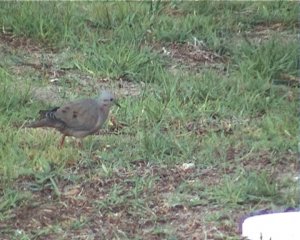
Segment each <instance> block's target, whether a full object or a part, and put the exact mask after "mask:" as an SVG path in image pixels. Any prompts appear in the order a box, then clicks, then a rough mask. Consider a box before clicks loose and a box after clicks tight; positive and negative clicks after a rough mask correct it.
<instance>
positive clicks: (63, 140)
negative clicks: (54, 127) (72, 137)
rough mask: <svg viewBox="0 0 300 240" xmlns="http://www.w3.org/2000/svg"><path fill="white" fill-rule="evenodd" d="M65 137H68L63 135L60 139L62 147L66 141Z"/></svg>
mask: <svg viewBox="0 0 300 240" xmlns="http://www.w3.org/2000/svg"><path fill="white" fill-rule="evenodd" d="M65 137H66V135H63V136H62V138H61V140H60V144H59V148H62V147H63V145H64V142H65Z"/></svg>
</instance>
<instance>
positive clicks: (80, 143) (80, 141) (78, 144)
mask: <svg viewBox="0 0 300 240" xmlns="http://www.w3.org/2000/svg"><path fill="white" fill-rule="evenodd" d="M76 145H77V147H79V148H82V147H83V144H82V139H81V138H79V139H78V141H76Z"/></svg>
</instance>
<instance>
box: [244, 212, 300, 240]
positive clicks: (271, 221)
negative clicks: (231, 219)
mask: <svg viewBox="0 0 300 240" xmlns="http://www.w3.org/2000/svg"><path fill="white" fill-rule="evenodd" d="M242 235H243V237H246V239H249V240H300V212H285V213H272V214H265V215H258V216H254V217H249V218H247V219H245V221H244V222H243V226H242Z"/></svg>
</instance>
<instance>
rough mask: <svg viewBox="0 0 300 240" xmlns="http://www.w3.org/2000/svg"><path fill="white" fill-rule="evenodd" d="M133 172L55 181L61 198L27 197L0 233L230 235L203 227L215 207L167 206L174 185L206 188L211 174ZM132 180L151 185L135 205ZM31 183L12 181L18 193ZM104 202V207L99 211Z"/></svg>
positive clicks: (50, 193) (150, 168) (143, 166)
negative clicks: (199, 183) (54, 230)
mask: <svg viewBox="0 0 300 240" xmlns="http://www.w3.org/2000/svg"><path fill="white" fill-rule="evenodd" d="M133 166H134V168H133V170H132V169H131V170H130V171H128V170H126V169H118V170H117V171H115V172H114V174H113V176H112V177H109V178H102V179H101V178H98V179H90V180H86V181H84V182H82V183H80V184H76V183H71V182H68V181H66V180H64V179H61V178H60V180H59V178H57V179H58V180H57V185H58V186H59V191H60V192H61V196H57V195H56V194H55V192H54V190H53V189H51V188H49V187H46V186H49V185H47V184H45V185H44V188H43V189H41V190H40V191H36V192H32V195H33V200H31V201H30V202H27V203H23V204H20V206H19V207H17V208H15V209H13V210H12V214H11V216H12V218H11V219H9V220H7V221H5V222H4V223H2V227H4V226H5V225H6V226H7V227H8V226H10V228H11V227H12V226H13V229H15V230H16V229H19V230H20V231H23V232H26V233H28V234H32V235H34V234H37V232H39V230H42V229H47V228H49V227H50V226H56V225H59V226H60V228H61V229H62V230H63V231H65V232H66V236H67V237H70V238H73V237H77V238H78V239H84V237H85V236H86V234H90V235H91V236H94V239H99V237H100V238H101V236H106V238H109V239H112V238H114V237H116V236H122V234H123V235H124V236H127V237H129V238H130V237H134V236H142V237H143V239H161V238H164V237H167V236H177V237H178V238H179V239H186V238H187V237H189V238H190V237H192V239H203V238H202V237H204V236H205V235H207V234H208V235H212V234H213V235H214V236H215V235H216V232H218V233H221V232H222V233H221V235H222V234H229V235H231V234H232V233H233V232H236V229H237V228H236V226H230V227H227V229H225V230H224V229H217V227H216V226H215V227H213V226H212V223H210V222H209V221H207V216H208V215H210V214H212V211H214V209H215V206H212V205H211V206H210V205H207V204H204V206H201V204H200V205H194V206H193V205H190V206H189V205H187V204H186V203H178V204H175V205H174V204H170V198H171V197H172V196H173V195H174V194H176V191H177V189H178V186H179V185H180V184H182V183H183V182H184V181H189V180H191V181H194V180H197V179H198V180H199V181H202V182H206V183H209V181H210V175H211V176H212V178H213V179H215V178H216V175H215V171H216V169H210V170H204V171H199V170H197V169H196V168H189V169H186V170H184V169H183V168H182V166H178V167H176V168H168V167H158V166H154V165H149V164H147V163H146V162H144V161H139V162H135V163H134V165H133ZM136 176H138V177H139V178H140V179H146V178H147V177H151V178H153V179H155V182H154V185H153V186H152V187H146V186H144V187H143V189H142V191H141V192H139V193H138V194H139V197H138V198H139V201H136V200H135V199H134V195H133V194H132V192H133V190H134V189H135V188H136V185H135V181H134V179H135V178H136ZM25 179H26V178H25ZM34 183H35V179H34V178H27V180H26V184H24V177H23V178H20V179H19V181H16V187H17V188H19V191H30V188H29V186H30V185H31V184H34ZM214 183H215V180H214ZM116 185H117V186H119V188H120V189H121V191H120V192H119V196H118V198H117V199H116V200H117V201H119V202H118V203H116V204H114V202H113V199H111V196H110V192H111V189H113V188H114V186H116ZM207 185H209V184H207ZM26 188H27V189H26ZM124 196H125V197H124ZM108 199H111V200H110V201H109V200H108ZM104 202H105V205H103V207H101V206H102V205H101V203H104ZM136 204H137V205H136ZM225 220H226V219H225ZM80 221H83V223H82V226H81V227H80V231H78V230H76V228H75V227H74V224H75V225H76V223H78V224H79V222H80ZM223 231H226V232H223ZM55 236H56V234H55V233H51V234H44V235H42V236H41V238H40V239H52V238H55Z"/></svg>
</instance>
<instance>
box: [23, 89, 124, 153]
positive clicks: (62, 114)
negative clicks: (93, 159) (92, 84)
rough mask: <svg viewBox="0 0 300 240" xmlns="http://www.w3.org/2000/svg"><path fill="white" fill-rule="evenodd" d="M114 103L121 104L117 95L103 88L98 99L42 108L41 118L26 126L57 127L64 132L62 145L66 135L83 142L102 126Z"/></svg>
mask: <svg viewBox="0 0 300 240" xmlns="http://www.w3.org/2000/svg"><path fill="white" fill-rule="evenodd" d="M113 104H116V105H118V106H119V104H118V103H117V101H116V99H115V96H114V95H113V94H112V93H111V92H109V91H107V90H103V91H101V93H100V96H99V97H98V98H97V99H80V100H77V101H73V102H69V103H67V104H65V105H63V106H61V107H55V108H53V109H51V110H41V111H40V112H39V113H40V119H39V120H37V121H34V122H32V123H30V124H28V125H26V126H25V127H29V128H39V127H49V128H55V129H56V130H58V131H59V132H61V133H62V134H63V136H62V139H61V141H60V147H62V146H63V144H64V140H65V137H66V136H73V137H76V138H79V139H80V143H81V142H82V139H83V138H84V137H86V136H88V135H91V134H94V133H96V132H97V131H98V130H99V129H100V128H101V127H102V125H103V124H104V122H105V121H106V119H107V117H108V114H109V110H110V108H111V106H112V105H113Z"/></svg>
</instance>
